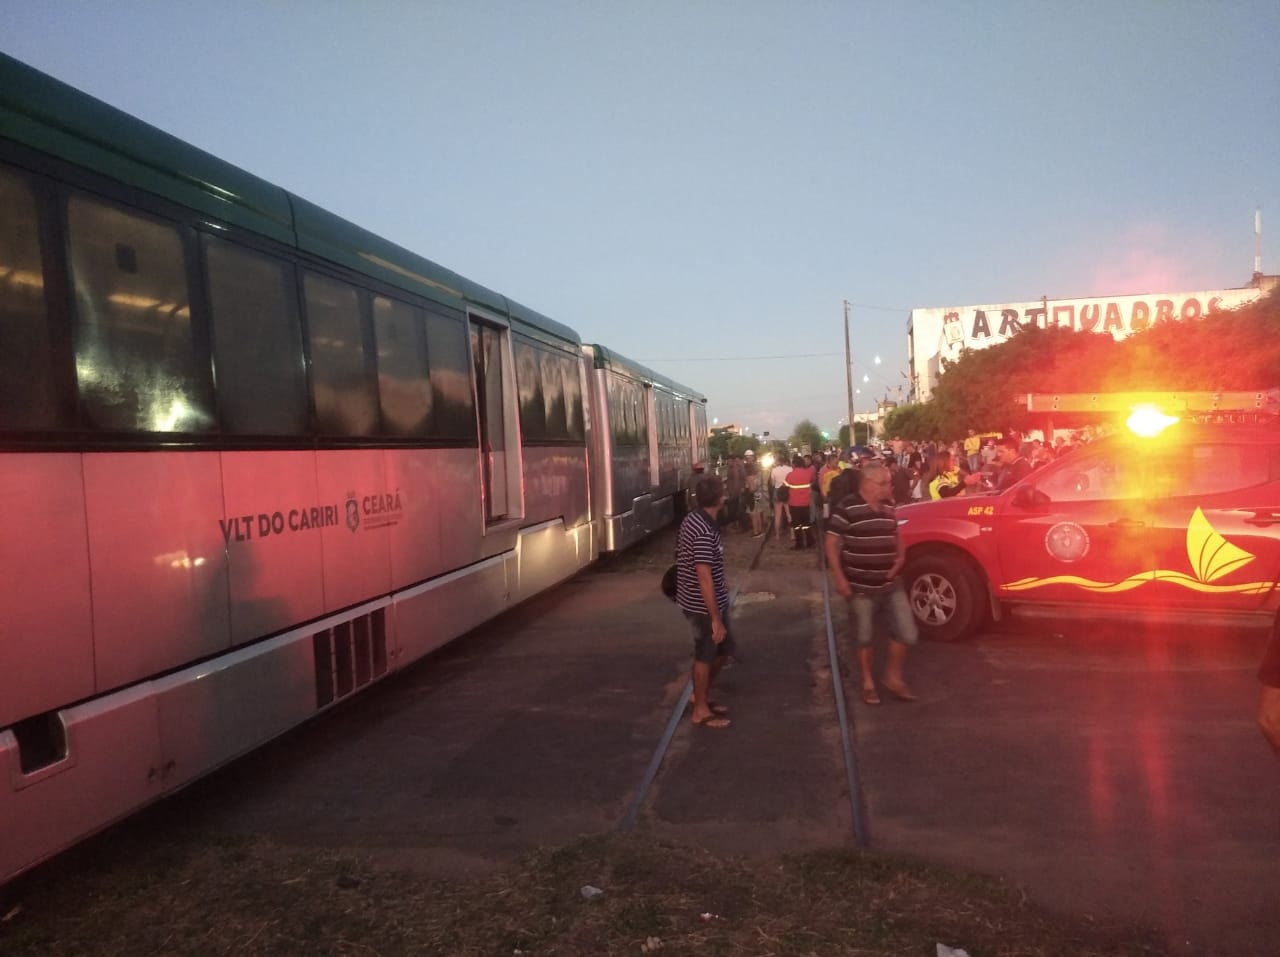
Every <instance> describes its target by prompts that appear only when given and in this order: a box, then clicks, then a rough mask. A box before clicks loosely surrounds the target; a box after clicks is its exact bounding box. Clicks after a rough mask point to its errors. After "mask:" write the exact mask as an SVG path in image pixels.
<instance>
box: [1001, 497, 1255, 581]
mask: <svg viewBox="0 0 1280 957" xmlns="http://www.w3.org/2000/svg"><path fill="white" fill-rule="evenodd" d="M1254 558H1255V556H1254V555H1252V554H1251V553H1249V552H1247V551H1245V550H1244V549H1243V548H1240V547H1239V546H1238V545H1233V544H1231V543H1230V542H1229V541H1227V540H1226V539H1225V538H1224V537H1223V536H1222V535H1221V534H1220V533H1219V532H1218V530H1217V529H1215V528H1214V527H1213V526H1212V525H1210V524H1209V520H1208V519H1207V518H1205V517H1204V512H1202V511H1201V510H1200V508H1199V507H1198V506H1197V508H1196V510H1195V512H1194V513H1193V514H1192V516H1191V521H1189V522H1188V523H1187V559H1188V560H1189V561H1190V563H1191V567H1192V568H1193V569H1194V570H1195V576H1194V577H1193V576H1191V575H1188V574H1187V573H1186V572H1177V571H1170V570H1168V569H1156V570H1155V571H1151V572H1139V573H1138V574H1136V575H1130V576H1129V577H1128V578H1125V579H1123V580H1122V581H1117V582H1099V581H1093V580H1092V579H1089V578H1081V577H1079V576H1078V575H1055V576H1053V577H1052V578H1022V579H1019V580H1018V581H1016V582H1010V583H1008V584H1007V585H1005V588H1007V589H1008V590H1009V591H1030V590H1031V589H1033V588H1043V587H1044V586H1046V585H1074V586H1076V587H1077V588H1083V589H1085V590H1086V591H1091V592H1097V593H1100V594H1109V593H1114V592H1124V591H1131V590H1132V589H1134V588H1137V587H1138V586H1139V585H1145V584H1147V583H1148V582H1153V581H1161V582H1170V583H1172V584H1175V585H1181V586H1182V587H1183V588H1187V589H1190V590H1191V591H1198V592H1203V593H1205V594H1215V595H1228V594H1235V595H1262V594H1265V593H1266V592H1269V591H1270V590H1271V582H1269V581H1262V582H1242V583H1240V584H1237V585H1215V584H1213V583H1214V582H1216V581H1217V580H1218V579H1219V578H1223V577H1224V576H1226V575H1230V574H1231V573H1232V572H1234V571H1237V570H1238V569H1241V568H1243V567H1244V566H1245V565H1248V564H1249V563H1250V562H1251V561H1253V559H1254Z"/></svg>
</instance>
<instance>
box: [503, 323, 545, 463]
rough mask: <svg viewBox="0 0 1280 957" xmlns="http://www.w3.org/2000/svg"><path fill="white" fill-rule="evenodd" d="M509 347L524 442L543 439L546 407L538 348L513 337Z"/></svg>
mask: <svg viewBox="0 0 1280 957" xmlns="http://www.w3.org/2000/svg"><path fill="white" fill-rule="evenodd" d="M511 349H512V351H513V352H514V353H515V358H516V392H517V395H519V397H520V431H521V433H522V435H523V437H524V440H525V441H526V442H536V441H538V440H540V439H545V438H546V437H547V436H548V434H549V430H548V428H547V414H546V408H545V406H544V405H543V401H542V390H543V387H544V385H543V375H542V368H541V363H540V362H539V360H538V350H537V349H535V348H534V347H533V346H532V345H530V344H529V343H527V342H523V341H521V340H519V339H513V340H512V343H511Z"/></svg>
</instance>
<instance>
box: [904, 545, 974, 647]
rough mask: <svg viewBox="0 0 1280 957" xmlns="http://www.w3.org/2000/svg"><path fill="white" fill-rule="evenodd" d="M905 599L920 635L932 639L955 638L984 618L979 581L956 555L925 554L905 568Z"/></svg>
mask: <svg viewBox="0 0 1280 957" xmlns="http://www.w3.org/2000/svg"><path fill="white" fill-rule="evenodd" d="M905 578H906V588H907V599H908V601H910V602H911V612H912V614H914V615H915V616H916V624H917V625H919V626H920V634H921V635H922V636H924V637H925V638H929V639H931V640H933V641H959V640H960V639H962V638H968V637H969V636H970V635H971V634H973V633H974V632H975V631H977V629H978V627H979V626H980V625H981V624H982V622H983V621H985V620H986V616H987V598H986V594H985V590H984V589H983V587H982V581H981V580H980V579H979V577H978V575H977V573H976V572H974V571H973V569H972V568H970V567H969V565H968V563H967V562H965V560H964V559H963V558H960V557H959V556H947V555H939V554H933V555H925V556H924V557H922V558H919V559H916V560H915V561H910V562H908V563H907V568H906V575H905Z"/></svg>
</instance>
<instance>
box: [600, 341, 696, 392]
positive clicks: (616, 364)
mask: <svg viewBox="0 0 1280 957" xmlns="http://www.w3.org/2000/svg"><path fill="white" fill-rule="evenodd" d="M586 348H589V349H590V350H591V353H592V358H593V363H594V365H595V367H596V368H597V369H609V370H611V371H613V372H620V373H622V374H623V375H625V376H629V377H630V378H632V379H639V380H640V381H641V382H647V383H649V384H650V385H658V386H662V388H664V389H666V390H667V391H668V392H674V393H675V394H676V395H679V396H683V397H684V398H686V399H693V400H694V401H696V402H706V401H707V397H706V396H705V395H703V394H702V393H701V392H695V391H694V390H693V389H690V388H689V387H688V386H687V385H681V384H680V383H679V382H676V381H675V380H674V379H668V378H667V377H666V376H664V375H660V374H658V373H657V372H654V371H653V370H652V369H649V368H646V367H645V366H642V365H641V364H640V363H638V362H634V361H632V360H631V359H628V358H626V357H625V356H621V355H619V354H618V353H616V352H613V351H611V350H609V349H606V348H605V347H604V346H602V345H599V344H597V343H593V344H592V345H590V346H587V347H586Z"/></svg>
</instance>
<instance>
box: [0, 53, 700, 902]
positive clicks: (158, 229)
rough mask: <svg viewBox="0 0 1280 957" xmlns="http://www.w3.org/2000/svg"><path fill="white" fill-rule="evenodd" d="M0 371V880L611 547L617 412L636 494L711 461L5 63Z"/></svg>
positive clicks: (663, 496) (577, 350) (429, 269)
mask: <svg viewBox="0 0 1280 957" xmlns="http://www.w3.org/2000/svg"><path fill="white" fill-rule="evenodd" d="M0 345H2V346H3V348H0V496H3V498H4V500H5V501H6V502H8V503H10V506H11V507H10V509H9V513H8V516H7V518H6V522H5V532H4V534H3V536H0V882H2V881H4V880H6V879H8V878H9V877H11V876H13V875H14V874H16V873H19V872H21V871H23V870H25V869H26V868H28V867H30V866H32V865H33V864H35V863H37V862H39V861H40V860H42V859H44V858H46V857H48V856H50V855H51V854H53V853H55V852H57V851H58V850H60V849H62V848H64V847H67V846H69V845H70V844H72V843H74V842H76V841H77V840H79V839H81V838H83V837H84V836H86V835H88V834H90V833H92V832H93V831H95V830H97V829H99V828H101V827H102V826H104V825H106V824H108V823H110V822H111V821H113V820H116V819H118V818H120V817H122V816H124V815H126V814H128V813H129V812H131V811H133V810H135V809H137V808H139V807H141V806H143V805H145V804H147V803H149V802H151V801H153V800H155V799H157V798H160V797H162V796H164V795H165V794H168V793H170V792H172V791H174V790H175V789H177V788H179V787H181V786H183V785H185V784H186V783H189V782H190V781H192V780H194V779H195V778H197V777H199V776H201V775H203V774H206V773H207V772H208V771H210V770H211V769H213V768H215V767H217V766H219V765H221V764H223V763H225V762H226V761H228V760H230V759H232V758H234V757H236V756H237V755H240V754H243V753H245V752H247V751H249V750H251V749H253V748H254V747H257V746H258V745H260V744H261V743H263V742H265V741H266V740H268V739H270V738H272V737H274V736H276V735H278V734H280V733H281V732H283V731H285V730H287V729H289V728H291V727H293V726H295V725H297V724H298V723H300V722H301V721H304V720H306V719H307V718H309V717H310V716H312V715H314V714H316V713H318V712H319V711H322V710H324V709H326V708H328V707H330V706H332V705H333V704H334V703H335V702H337V701H340V700H342V699H343V698H345V697H346V696H348V695H350V694H352V693H354V692H356V691H358V690H359V689H361V688H362V687H365V686H367V685H369V684H371V683H373V682H375V681H377V680H378V679H379V678H381V677H382V676H384V675H386V674H387V673H389V672H391V671H393V670H395V669H396V668H399V667H402V666H403V665H405V664H406V663H408V662H410V661H412V660H414V659H416V658H419V657H421V656H422V655H424V654H426V653H427V652H429V651H431V650H432V649H434V648H436V647H438V646H439V645H441V644H443V643H444V642H446V641H449V640H450V639H452V638H454V637H456V636H457V635H460V634H462V633H463V632H465V631H466V630H468V629H469V628H472V627H474V626H475V625H477V624H479V623H480V622H482V621H484V620H486V619H488V618H490V617H492V616H494V615H496V614H498V613H500V612H501V611H503V610H504V609H506V608H509V607H511V606H512V605H514V604H515V603H517V602H519V601H521V600H523V599H525V598H527V597H529V596H530V595H533V594H535V593H537V592H538V591H540V590H542V589H545V588H547V587H549V586H551V585H553V584H554V583H556V582H558V581H561V580H563V579H564V578H565V577H567V576H569V575H571V574H573V573H574V572H575V571H577V570H578V569H580V568H582V567H584V566H585V565H587V564H588V563H589V562H591V561H592V560H593V559H594V558H595V557H596V556H597V555H598V554H599V552H600V551H601V550H602V549H608V548H615V547H622V545H624V544H626V543H628V542H630V541H633V540H634V537H635V536H634V534H633V531H634V530H632V531H629V532H628V533H627V534H626V535H622V534H615V533H613V532H612V531H610V529H611V528H612V527H613V526H614V525H615V524H617V523H616V522H615V521H614V520H615V519H617V518H618V517H619V516H620V515H622V514H624V513H625V509H624V510H623V511H622V512H619V511H617V510H616V508H615V506H614V504H612V503H613V502H614V501H615V499H612V498H611V499H609V500H608V501H606V500H605V499H604V498H603V497H602V495H601V493H600V491H599V490H600V489H602V488H604V489H611V488H614V486H612V485H611V484H610V481H609V480H597V479H595V478H593V475H594V474H595V473H596V472H597V471H598V470H599V469H601V468H603V467H605V466H606V465H607V464H608V463H610V461H611V459H610V450H611V449H614V448H615V445H614V444H613V443H612V441H611V439H610V440H606V439H605V438H604V432H605V430H606V428H610V429H611V428H612V425H610V424H609V423H612V421H613V420H612V419H611V417H610V415H609V412H608V410H609V409H610V408H611V406H612V404H614V403H616V402H622V401H624V400H623V399H622V398H621V396H622V394H623V393H625V395H626V400H625V401H632V400H634V399H637V398H639V399H640V400H641V401H640V406H643V407H640V406H637V407H635V408H633V410H632V414H631V416H630V417H629V418H628V417H627V416H626V415H624V416H623V419H622V421H623V422H624V423H629V424H628V425H627V426H626V427H627V428H628V429H630V430H631V431H630V432H628V433H627V436H628V441H630V439H631V437H633V436H634V434H636V432H637V430H639V434H642V435H643V439H644V443H645V444H647V445H648V451H649V453H650V455H649V461H648V465H647V466H638V471H637V472H636V474H635V476H634V478H636V480H637V481H638V482H639V483H640V484H638V485H635V486H634V488H636V489H640V485H643V484H644V478H645V476H644V475H643V474H641V473H643V472H644V469H645V468H647V470H648V471H647V476H648V486H647V488H646V489H645V490H643V491H642V492H641V493H640V494H639V495H638V498H640V499H644V498H645V496H646V495H647V496H648V501H651V502H662V501H664V500H667V501H674V500H673V499H671V497H670V496H669V495H668V494H667V492H668V490H671V491H672V492H676V493H678V491H679V490H680V489H681V488H682V487H683V485H684V484H687V478H688V476H687V471H686V463H691V461H692V459H693V458H695V457H699V458H700V457H703V456H704V455H705V453H704V452H700V451H698V449H699V443H705V413H704V412H703V406H702V401H701V397H698V396H695V395H694V394H693V393H691V392H689V391H688V390H686V389H683V388H682V387H679V386H676V385H675V384H674V383H669V382H667V381H666V380H661V379H660V378H659V377H655V376H653V375H652V374H651V373H647V372H644V370H640V369H639V368H638V367H634V366H633V365H631V364H624V363H623V362H622V361H621V360H616V359H615V358H609V357H607V354H605V353H604V352H603V350H600V351H599V353H598V354H602V355H605V356H606V359H605V363H606V365H607V366H609V367H610V368H611V369H614V368H616V371H617V373H618V374H617V376H616V377H611V376H612V373H611V375H610V376H605V377H601V375H600V374H599V373H600V367H599V364H598V362H597V361H596V360H595V359H594V358H592V357H591V354H590V353H586V354H584V351H583V345H582V343H581V341H580V339H579V338H578V336H577V335H576V333H574V332H573V330H571V329H569V328H567V327H565V326H563V325H560V324H558V323H556V322H553V321H552V320H549V319H547V318H546V317H544V316H540V315H538V314H537V313H535V312H533V311H532V310H529V309H526V308H524V307H522V306H520V305H519V304H518V303H515V302H512V301H511V300H509V299H507V298H505V297H503V296H501V295H499V294H497V293H494V292H492V291H490V290H487V289H485V288H483V287H481V286H479V285H477V284H475V283H472V282H470V281H469V280H466V279H465V278H463V277H461V276H458V275H457V274H455V273H452V272H450V271H448V270H446V269H443V268H441V267H439V266H437V265H436V264H434V263H431V262H429V261H428V260H425V259H423V258H421V257H419V256H416V255H414V254H412V253H409V252H407V251H405V250H403V249H401V248H399V247H397V246H395V245H393V244H391V243H389V242H387V241H386V240H383V239H380V238H379V237H377V236H374V235H373V234H371V233H368V232H367V231H365V230H362V229H360V228H358V227H356V226H353V225H351V224H350V223H347V222H345V221H343V220H341V219H338V218H337V217H335V216H333V215H332V214H329V213H327V212H325V211H324V210H321V209H319V208H318V207H316V206H314V205H312V204H310V203H307V202H306V201H304V200H302V199H300V198H299V197H296V196H293V195H290V194H289V193H287V192H285V191H284V190H282V189H280V188H279V187H276V186H273V185H271V184H269V183H266V182H264V181H262V180H260V179H258V178H256V177H253V176H251V175H249V174H247V173H245V172H243V171H241V170H238V169H236V168H235V167H232V166H230V165H228V164H226V163H223V162H222V161H220V160H217V159H216V158H214V157H212V156H210V155H208V154H207V153H203V152H202V151H200V150H197V149H195V148H193V147H191V146H189V145H187V144H185V143H182V142H180V141H178V140H176V139H174V138H173V137H171V136H168V135H167V134H165V133H162V132H161V131H159V130H156V129H154V128H153V127H150V126H148V125H146V124H144V123H142V122H140V121H138V120H136V119H134V118H133V117H130V116H128V115H127V114H124V113H122V112H120V111H118V110H115V109H113V108H111V107H109V106H106V105H105V104H103V103H101V102H99V101H97V100H94V99H92V98H90V97H87V96H85V95H83V94H81V93H79V92H77V91H75V90H73V89H72V88H70V87H68V86H66V85H64V84H62V83H59V82H57V81H56V80H53V79H52V78H50V77H47V76H44V75H43V74H40V73H38V72H37V71H35V70H31V69H30V68H28V67H25V66H23V65H22V64H20V63H18V62H17V61H14V60H12V59H10V58H8V57H5V56H3V55H2V54H0ZM624 366H625V369H624ZM637 383H638V385H636V387H637V388H638V389H639V390H640V391H638V392H636V393H634V394H633V392H632V389H631V386H632V385H635V384H637ZM624 384H626V388H625V389H622V388H621V387H622V385H624ZM615 387H617V388H615ZM610 389H615V392H610V391H609V390H610ZM601 390H604V391H601ZM619 390H621V391H619ZM646 390H647V391H646ZM615 393H616V396H617V397H616V398H615ZM597 410H601V411H597ZM596 419H598V420H599V422H598V423H597V422H596V421H595V420H596ZM686 421H687V422H688V423H689V428H688V430H687V431H686V430H685V429H684V425H683V423H684V422H686ZM649 422H656V423H658V424H657V426H656V427H653V428H651V427H649V426H648V424H647V423H649ZM699 423H701V425H699ZM610 434H612V433H610ZM616 448H622V444H621V443H619V444H618V445H617V446H616ZM636 461H637V462H638V461H639V459H638V458H637V459H636ZM628 481H630V480H628ZM602 483H603V484H602ZM618 487H619V488H620V487H621V486H620V485H619V486H618ZM632 487H633V486H632V485H627V488H628V489H631V488H632ZM617 501H621V499H617ZM659 508H660V509H661V508H665V506H659ZM631 511H632V512H633V513H634V512H635V508H634V507H633V508H632V509H631ZM650 511H652V509H651V510H650ZM642 524H643V526H644V528H646V529H649V528H652V527H654V524H653V520H652V518H651V517H647V518H645V519H644V520H643V523H642ZM637 527H638V526H637Z"/></svg>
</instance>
